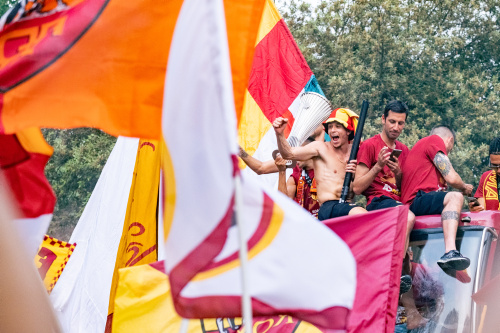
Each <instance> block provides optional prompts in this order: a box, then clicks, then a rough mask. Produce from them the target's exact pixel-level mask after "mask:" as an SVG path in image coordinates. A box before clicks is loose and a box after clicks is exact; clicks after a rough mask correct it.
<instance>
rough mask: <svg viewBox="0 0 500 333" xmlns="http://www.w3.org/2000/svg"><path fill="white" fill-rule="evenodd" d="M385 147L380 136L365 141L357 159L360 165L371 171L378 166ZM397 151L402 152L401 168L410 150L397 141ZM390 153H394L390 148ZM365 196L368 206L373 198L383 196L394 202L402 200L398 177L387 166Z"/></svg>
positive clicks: (365, 192) (400, 158)
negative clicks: (380, 154) (379, 155)
mask: <svg viewBox="0 0 500 333" xmlns="http://www.w3.org/2000/svg"><path fill="white" fill-rule="evenodd" d="M384 147H387V145H386V144H385V142H384V140H382V137H381V136H380V134H377V135H375V136H374V137H372V138H369V139H368V140H365V141H363V143H362V144H361V146H360V147H359V152H358V157H357V159H358V164H360V163H363V164H364V165H366V166H367V167H368V168H369V169H371V168H372V167H373V166H374V165H375V164H377V159H378V154H379V152H380V150H381V149H382V148H384ZM387 148H389V147H387ZM396 149H400V150H402V151H401V155H400V156H399V158H398V160H399V165H400V167H401V166H402V165H403V164H404V161H405V159H406V157H407V156H408V153H409V151H410V150H409V149H408V147H406V146H405V145H404V144H403V143H401V142H399V141H396ZM388 151H389V152H392V149H390V148H389V150H388ZM363 195H364V196H365V197H366V200H367V202H366V204H367V205H369V204H370V202H371V201H372V199H373V198H375V197H381V196H383V195H385V196H388V197H390V198H392V199H394V200H398V201H400V200H401V197H400V196H401V193H400V189H399V188H398V186H397V185H396V177H395V176H394V173H393V172H392V171H391V169H389V167H388V166H387V165H385V166H384V168H383V169H382V171H380V172H379V173H378V174H377V176H376V177H375V179H374V180H373V183H371V185H370V186H369V187H368V188H367V189H366V190H365V191H364V192H363Z"/></svg>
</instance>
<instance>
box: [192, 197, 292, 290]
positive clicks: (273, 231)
mask: <svg viewBox="0 0 500 333" xmlns="http://www.w3.org/2000/svg"><path fill="white" fill-rule="evenodd" d="M284 215H285V214H284V212H283V209H281V207H279V206H278V205H277V204H274V206H273V215H272V217H271V223H270V224H269V227H268V229H267V231H266V233H265V234H264V236H262V238H261V239H260V240H259V241H258V243H257V244H255V246H254V247H253V248H251V249H249V251H248V260H252V258H254V257H255V256H256V255H258V254H259V253H260V252H262V251H263V250H264V249H265V248H267V247H268V246H269V245H270V244H271V243H272V241H273V240H274V238H275V237H276V235H277V234H278V232H279V230H280V229H281V225H282V224H283V218H284ZM239 266H240V259H239V258H238V259H235V260H233V261H231V262H228V263H227V264H225V265H222V266H219V267H216V268H214V269H211V270H209V271H206V272H202V273H199V274H197V275H196V276H195V277H194V278H193V279H192V281H202V280H205V279H209V278H212V277H215V276H217V275H220V274H223V273H225V272H227V271H230V270H232V269H235V268H237V267H239Z"/></svg>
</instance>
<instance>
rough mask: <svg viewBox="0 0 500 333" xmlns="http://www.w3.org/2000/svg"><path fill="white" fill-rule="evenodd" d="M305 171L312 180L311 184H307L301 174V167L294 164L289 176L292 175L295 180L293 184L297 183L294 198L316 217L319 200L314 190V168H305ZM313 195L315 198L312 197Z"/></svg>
mask: <svg viewBox="0 0 500 333" xmlns="http://www.w3.org/2000/svg"><path fill="white" fill-rule="evenodd" d="M306 172H307V175H308V176H309V179H310V180H311V182H312V184H311V186H309V184H308V182H307V180H306V177H305V176H303V175H302V169H300V168H299V167H298V166H295V168H293V173H292V175H291V176H290V177H293V179H294V180H295V184H296V185H297V189H296V191H295V199H294V200H295V202H297V203H298V204H299V205H301V206H302V207H304V208H305V209H306V210H308V211H309V212H310V213H311V214H312V215H313V216H314V217H316V218H317V217H318V212H319V202H318V200H317V198H318V196H317V192H316V180H315V179H314V170H307V171H306ZM311 187H312V191H311ZM311 192H312V193H311ZM313 197H314V198H315V199H313Z"/></svg>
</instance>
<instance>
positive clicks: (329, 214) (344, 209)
mask: <svg viewBox="0 0 500 333" xmlns="http://www.w3.org/2000/svg"><path fill="white" fill-rule="evenodd" d="M356 207H359V206H358V205H356V204H353V203H349V202H343V203H340V202H339V201H338V200H330V201H326V202H324V203H323V204H322V205H321V207H320V208H319V212H318V219H319V220H320V221H323V220H328V219H332V218H334V217H340V216H346V215H349V212H350V211H351V209H353V208H356Z"/></svg>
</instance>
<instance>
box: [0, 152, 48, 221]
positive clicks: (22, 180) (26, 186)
mask: <svg viewBox="0 0 500 333" xmlns="http://www.w3.org/2000/svg"><path fill="white" fill-rule="evenodd" d="M29 155H30V158H29V159H28V160H27V161H24V162H22V163H19V164H16V165H14V166H11V167H9V168H5V169H3V172H4V175H5V178H6V179H7V182H8V183H9V185H10V188H11V190H12V192H13V193H14V196H15V197H16V200H17V203H18V205H19V208H20V209H21V211H22V212H23V214H24V217H29V218H33V217H38V216H40V215H43V214H52V212H53V211H54V206H55V204H56V196H55V194H54V192H53V191H52V187H50V184H49V181H48V180H47V178H45V173H44V168H45V165H46V164H47V161H48V160H49V158H50V156H47V155H43V154H38V153H30V154H29Z"/></svg>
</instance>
